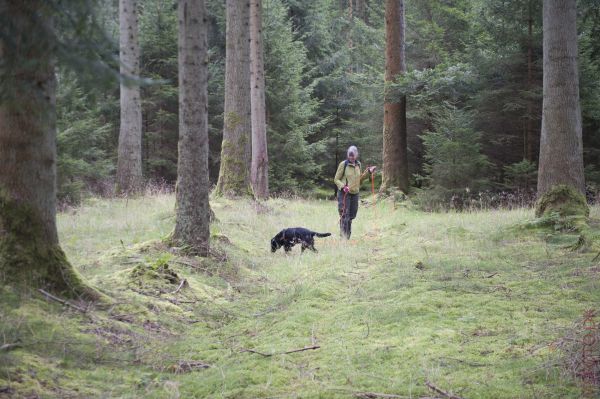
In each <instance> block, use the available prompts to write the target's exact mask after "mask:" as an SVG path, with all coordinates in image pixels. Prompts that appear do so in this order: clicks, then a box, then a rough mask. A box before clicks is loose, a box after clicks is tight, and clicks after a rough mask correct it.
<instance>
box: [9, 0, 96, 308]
mask: <svg viewBox="0 0 600 399" xmlns="http://www.w3.org/2000/svg"><path fill="white" fill-rule="evenodd" d="M45 3H46V2H45V1H42V0H31V1H27V2H23V1H21V0H11V1H6V2H4V4H3V10H2V12H6V13H7V15H9V16H10V19H11V25H10V26H9V27H6V28H7V29H8V30H10V38H11V39H12V41H11V43H10V45H7V44H6V42H5V41H4V40H5V39H3V38H2V37H0V58H1V59H4V60H8V61H9V62H7V64H6V66H7V68H3V70H2V76H0V79H2V80H3V81H4V83H5V85H3V88H4V91H3V93H0V282H2V283H8V284H11V285H14V286H20V287H29V288H45V289H47V290H52V291H54V292H57V293H59V294H62V295H66V296H70V297H77V296H83V297H86V298H87V299H95V298H97V297H98V294H97V292H96V291H94V290H92V289H91V288H88V287H86V286H85V285H84V284H83V282H82V281H81V278H80V277H79V275H78V273H77V272H76V271H75V270H74V269H73V267H72V266H71V265H70V264H69V262H68V261H67V259H66V256H65V254H64V252H63V251H62V249H61V248H60V245H59V242H58V233H57V230H56V109H55V93H56V79H55V76H54V62H53V59H54V52H55V46H56V43H55V42H53V40H52V37H53V36H52V35H51V33H53V26H52V18H51V13H52V10H51V9H50V8H49V7H47V6H46V4H45ZM6 37H8V36H6ZM9 46H10V51H9V50H7V47H9Z"/></svg>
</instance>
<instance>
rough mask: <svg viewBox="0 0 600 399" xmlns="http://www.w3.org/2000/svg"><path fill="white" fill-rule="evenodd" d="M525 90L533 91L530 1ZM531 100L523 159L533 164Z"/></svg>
mask: <svg viewBox="0 0 600 399" xmlns="http://www.w3.org/2000/svg"><path fill="white" fill-rule="evenodd" d="M527 30H528V35H527V90H529V92H530V94H529V95H530V96H531V90H533V13H532V4H531V0H530V1H529V4H528V19H527ZM533 118H534V115H533V99H532V98H531V97H530V98H529V99H528V100H527V122H526V132H525V157H524V158H525V159H527V160H528V161H530V162H534V161H535V159H534V155H533V144H534V132H533Z"/></svg>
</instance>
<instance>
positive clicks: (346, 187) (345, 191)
mask: <svg viewBox="0 0 600 399" xmlns="http://www.w3.org/2000/svg"><path fill="white" fill-rule="evenodd" d="M342 191H343V192H344V193H346V194H347V193H348V191H350V187H348V186H344V187H343V188H342Z"/></svg>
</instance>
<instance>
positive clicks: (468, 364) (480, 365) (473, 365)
mask: <svg viewBox="0 0 600 399" xmlns="http://www.w3.org/2000/svg"><path fill="white" fill-rule="evenodd" d="M442 359H446V360H453V361H455V362H459V363H462V364H466V365H467V366H471V367H485V366H487V364H483V363H472V362H468V361H466V360H462V359H456V358H454V357H440V360H442Z"/></svg>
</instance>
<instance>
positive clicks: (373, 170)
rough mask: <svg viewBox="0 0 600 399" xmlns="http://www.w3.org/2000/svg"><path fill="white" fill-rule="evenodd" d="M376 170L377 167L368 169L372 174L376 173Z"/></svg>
mask: <svg viewBox="0 0 600 399" xmlns="http://www.w3.org/2000/svg"><path fill="white" fill-rule="evenodd" d="M375 169H377V166H369V167H368V168H367V170H368V171H369V173H371V174H373V173H375Z"/></svg>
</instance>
